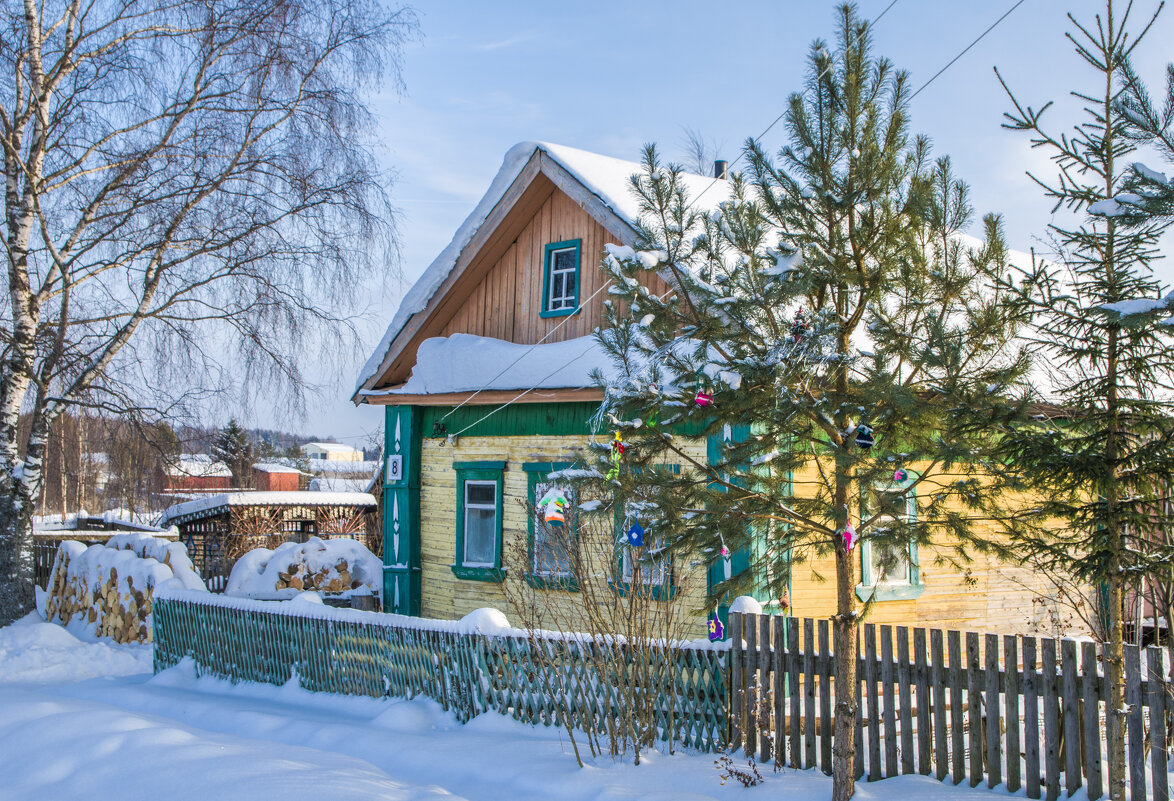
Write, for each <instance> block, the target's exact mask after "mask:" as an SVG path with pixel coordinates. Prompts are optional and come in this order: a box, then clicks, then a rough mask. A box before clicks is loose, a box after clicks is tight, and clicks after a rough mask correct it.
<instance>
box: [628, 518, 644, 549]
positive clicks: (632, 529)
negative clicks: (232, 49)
mask: <svg viewBox="0 0 1174 801" xmlns="http://www.w3.org/2000/svg"><path fill="white" fill-rule="evenodd" d="M624 541H625V542H627V543H628V545H630V546H632V547H633V548H643V547H644V528H643V526H641V525H640V522H639V521H638V520H633V521H632V525H630V526H628V530H627V531H626V532H624Z"/></svg>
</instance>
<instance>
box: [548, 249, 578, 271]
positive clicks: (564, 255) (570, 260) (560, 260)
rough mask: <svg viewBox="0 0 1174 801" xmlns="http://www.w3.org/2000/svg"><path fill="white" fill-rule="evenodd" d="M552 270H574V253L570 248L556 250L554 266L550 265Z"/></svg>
mask: <svg viewBox="0 0 1174 801" xmlns="http://www.w3.org/2000/svg"><path fill="white" fill-rule="evenodd" d="M551 269H554V270H574V269H575V251H574V249H572V248H568V249H567V250H556V251H555V252H554V264H553V265H551Z"/></svg>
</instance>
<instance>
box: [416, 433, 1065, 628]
mask: <svg viewBox="0 0 1174 801" xmlns="http://www.w3.org/2000/svg"><path fill="white" fill-rule="evenodd" d="M583 446H584V439H583V437H581V436H564V437H462V438H461V439H460V440H459V441H458V444H457V446H456V447H455V448H454V447H452V446H450V445H447V444H445V443H444V441H443V440H439V439H425V440H424V442H423V448H422V456H421V471H420V485H421V489H420V493H421V499H420V513H421V569H422V576H421V579H422V580H421V596H422V614H423V615H424V616H425V617H434V618H444V619H455V618H459V617H461V616H463V615H465V614H467V613H469V612H471V611H472V610H474V609H477V608H479V607H484V606H493V607H496V608H498V609H501V610H502V611H504V612H506V614H507V616H509V614H510V605H509V603H508V601H507V598H506V596H505V594H504V593H503V590H502V586H501V585H499V584H496V583H492V582H484V581H470V580H464V579H459V578H457V577H456V576H455V575H453V573H452V570H451V566H452V564H453V562H454V560H455V558H456V506H457V487H456V474H455V472H454V471H453V468H452V465H453V463H454V462H474V461H496V460H504V461H505V462H506V463H507V464H506V471H505V477H504V503H503V516H504V524H503V535H502V540H503V550H504V551H505V552H506V553H510V552H511V549H516V548H518V547H519V544H524V543H525V542H526V537H527V511H526V507H525V503H526V501H527V498H526V494H527V488H528V484H527V474H526V472H525V471H524V470H523V468H522V465H523V464H525V463H527V462H564V461H574V460H575V458H576V457H577V456H578V455H579V454H580V453H581V451H582V448H583ZM691 447H692V448H693V449H694V453H693V454H692V455H693V456H694V458H697V459H698V460H699V461H701V460H704V459H705V443H704V441H702V440H696V441H694V443H693V444H692V445H691ZM815 480H816V476H815V471H814V467H813V468H812V470H811V471H810V474H800V475H797V476H796V477H795V490H796V492H797V493H799V494H804V493H805V492H812V491H813V486H814V485H813V482H814V481H815ZM948 548H949V543H943V544H940V545H938V546H937V547H936V548H935V547H925V546H923V547H922V548H921V549H920V551H919V554H918V556H919V559H918V562H919V565H920V576H921V581H922V582H923V583H924V584H925V591H924V592H923V594H922V595H921V597H920V598H918V599H916V600H908V601H878V602H876V603H874V604H873V605H872V608H871V610H870V613H869V617H868V620H869V621H871V622H875V623H892V624H901V625H909V626H926V627H933V628H956V629H970V630H979V631H989V632H1000V633H1008V634H1009V633H1025V634H1027V633H1030V634H1049V635H1050V634H1055V633H1056V632H1055V629H1054V622H1055V617H1056V612H1057V609H1056V604H1055V602H1054V596H1055V593H1054V591H1052V589H1051V588H1050V585H1049V584H1048V583H1047V581H1046V580H1044V579H1043V578H1041V577H1039V576H1037V575H1035V574H1034V573H1033V571H1031V570H1030V569H1028V568H1025V567H1023V566H1021V565H1008V564H1003V563H1000V562H998V561H996V560H994V559H993V558H991V557H988V556H985V555H978V556H976V557H974V559H973V560H972V561H971V562H969V563H968V564H965V565H963V566H956V565H952V564H949V563H948V562H947V561H946V560H945V559H944V557H945V556H946V555H947V554H949V553H951V552H950V551H949V550H947V549H948ZM858 553H859V551H858ZM690 564H693V565H694V567H693V570H692V572H691V573H690V575H688V577H687V578H686V579H685V580H684V582H683V586H685V587H686V588H687V590H686V592H685V593H684V594H683V597H682V598H681V602H682V605H683V607H684V608H685V609H688V610H693V613H692V615H691V622H690V624H689V627H688V628H689V630H688V632H682V633H687V634H688V636H695V637H696V636H702V634H703V632H704V614H702V613H701V612H700V611H698V610H702V609H703V608H704V606H705V600H704V596H705V589H706V587H705V568H704V565H703V564H701V561H700V560H690V559H688V558H680V559H678V560H677V569H678V574H680V573H679V571H681V570H688V569H689V565H690ZM817 574H819V575H822V576H823V577H824V578H825V579H826V580H824V581H820V580H818V578H817ZM857 575H858V576H859V564H857ZM519 578H520V577H518V576H511V577H510V578H509V579H507V581H514V580H518V579H519ZM542 592H549V593H551V597H552V598H556V599H558V602H559V603H564V604H566V603H574V599H575V597H576V596H575V594H574V593H567V592H561V591H557V590H549V591H546V590H544V591H542ZM1049 598H1051V599H1052V600H1049ZM834 612H835V575H834V567H833V565H832V561H831V558H830V556H829V557H823V558H820V559H818V560H816V561H814V562H812V563H806V564H802V563H801V564H797V565H796V566H795V567H794V570H793V574H792V586H791V613H792V614H793V615H795V616H798V617H813V618H821V617H823V618H826V617H829V616H830V615H832V614H834ZM515 622H517V621H515ZM1066 622H1067V623H1068V625H1071V624H1072V621H1071V620H1068V621H1066ZM1067 633H1082V632H1076V631H1073V630H1072V629H1069V631H1068V632H1067Z"/></svg>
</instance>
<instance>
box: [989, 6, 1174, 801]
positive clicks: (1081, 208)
mask: <svg viewBox="0 0 1174 801" xmlns="http://www.w3.org/2000/svg"><path fill="white" fill-rule="evenodd" d="M1118 11H1119V9H1117V8H1115V6H1114V3H1113V2H1112V0H1109V2H1107V4H1106V10H1105V13H1104V14H1103V15H1100V14H1098V15H1097V17H1096V21H1095V24H1093V25H1087V24H1083V23H1080V22H1078V21H1077V20H1076V19H1075V17H1073V16H1072V15H1069V19H1070V21H1071V24H1072V26H1073V28H1074V30H1073V31H1072V33H1070V34H1069V35H1068V37H1069V39H1070V40H1071V41H1072V42H1073V44H1074V45H1075V49H1076V52H1077V54H1078V55H1079V56H1080V58H1081V59H1082V60H1083V62H1084V63H1085V64H1086V65H1088V66H1089V67H1091V68H1092V72H1093V75H1092V76H1091V79H1090V82H1089V88H1088V89H1087V90H1081V91H1076V92H1074V93H1073V94H1074V95H1075V96H1077V97H1079V98H1081V99H1082V100H1083V101H1084V102H1085V108H1084V114H1083V116H1084V119H1083V120H1082V121H1081V122H1080V123H1078V124H1077V125H1075V126H1074V127H1073V129H1072V130H1071V131H1070V132H1069V133H1067V134H1056V133H1054V132H1053V131H1052V130H1051V128H1050V126H1048V125H1046V124H1045V122H1044V120H1043V115H1044V112H1045V111H1046V110H1047V108H1048V105H1050V104H1048V105H1045V106H1044V107H1043V108H1041V109H1040V110H1038V111H1036V110H1034V109H1033V108H1031V107H1030V106H1025V105H1023V104H1021V103H1020V102H1019V101H1018V100H1017V99H1016V98H1015V95H1014V94H1013V93H1012V92H1011V91H1010V90H1008V94H1009V96H1010V97H1011V101H1012V104H1013V106H1014V111H1013V112H1011V113H1009V114H1007V120H1008V121H1007V122H1006V123H1005V127H1008V128H1011V129H1012V130H1018V131H1025V132H1027V133H1028V134H1029V135H1030V136H1031V139H1032V144H1033V146H1035V147H1039V148H1043V149H1044V150H1046V151H1047V152H1049V153H1050V155H1051V158H1052V161H1053V162H1054V163H1055V164H1056V166H1057V168H1058V170H1059V172H1058V175H1057V176H1056V177H1055V178H1054V179H1052V180H1044V179H1041V178H1039V177H1036V176H1032V177H1033V179H1034V180H1035V181H1036V183H1038V184H1039V185H1040V186H1041V187H1042V189H1043V191H1044V194H1045V195H1046V196H1047V197H1048V198H1051V199H1052V200H1054V201H1055V203H1056V208H1060V207H1066V208H1068V209H1069V210H1071V211H1072V212H1074V213H1075V218H1076V219H1075V220H1074V221H1073V222H1072V223H1071V224H1070V225H1061V224H1053V225H1052V226H1050V234H1051V236H1052V238H1053V239H1054V241H1055V243H1056V253H1055V255H1054V261H1053V262H1047V261H1043V260H1036V261H1035V263H1034V265H1033V267H1032V268H1031V269H1030V270H1028V271H1026V273H1025V274H1024V275H1023V276H1021V277H1020V278H1021V280H1018V281H1007V282H1006V283H1005V285H1004V289H1005V291H1007V292H1008V293H1009V294H1010V295H1012V296H1013V297H1014V300H1015V302H1016V303H1018V304H1019V305H1020V306H1021V309H1022V313H1023V315H1024V320H1025V321H1027V322H1028V323H1029V328H1028V329H1027V331H1026V333H1025V336H1026V337H1027V338H1028V339H1029V340H1030V341H1031V342H1032V344H1033V347H1034V348H1036V349H1037V352H1038V354H1039V356H1040V357H1042V359H1043V361H1044V362H1045V363H1046V364H1048V365H1049V366H1050V370H1049V371H1048V374H1047V375H1046V376H1042V377H1041V378H1043V380H1044V381H1045V382H1046V384H1047V385H1046V386H1044V387H1043V388H1041V400H1043V401H1046V402H1047V404H1048V406H1047V407H1045V408H1052V409H1054V410H1055V412H1054V413H1051V414H1046V413H1042V412H1041V413H1037V414H1034V415H1032V416H1030V417H1028V418H1026V419H1025V420H1022V421H1020V422H1019V423H1018V424H1016V425H1013V426H1012V427H1011V428H1010V429H1009V432H1008V434H1007V436H1006V437H1005V438H1003V440H1002V443H1001V444H1002V447H1001V456H1002V461H1003V463H1005V464H1008V465H1010V466H1011V468H1012V469H1013V470H1014V471H1015V472H1017V473H1018V476H1017V478H1018V480H1019V486H1020V487H1021V488H1023V489H1027V490H1030V491H1033V492H1034V493H1035V494H1036V496H1037V497H1038V504H1036V505H1034V508H1033V509H1032V514H1031V515H1029V516H1025V517H1024V518H1022V519H1018V520H1016V521H1015V524H1014V526H1013V527H1012V530H1013V533H1014V536H1015V541H1016V544H1017V546H1018V547H1019V548H1020V549H1021V552H1022V553H1024V554H1025V556H1026V557H1027V558H1029V559H1032V560H1034V561H1036V562H1037V563H1039V564H1042V565H1044V566H1045V567H1048V568H1053V569H1056V568H1058V569H1065V570H1067V571H1068V572H1069V573H1070V574H1071V575H1073V576H1074V578H1075V579H1076V580H1080V581H1086V582H1090V583H1092V584H1093V585H1094V586H1104V587H1105V588H1107V595H1108V604H1107V606H1108V618H1109V619H1108V630H1109V644H1108V648H1107V653H1106V659H1105V662H1106V676H1107V678H1108V684H1109V697H1108V701H1107V703H1106V709H1107V710H1108V711H1107V721H1106V723H1107V730H1108V751H1109V754H1108V755H1109V794H1110V797H1111V798H1113V799H1121V800H1122V801H1123V799H1124V798H1125V789H1126V787H1125V715H1126V713H1127V708H1126V705H1125V692H1124V625H1123V623H1124V621H1123V615H1124V609H1123V604H1124V599H1125V593H1126V590H1127V588H1128V587H1129V586H1130V585H1134V586H1135V585H1136V582H1137V580H1138V578H1139V577H1140V576H1142V575H1144V574H1145V573H1146V572H1147V571H1149V570H1152V569H1154V568H1155V567H1158V566H1161V567H1163V568H1164V569H1165V570H1169V568H1168V562H1167V561H1166V560H1167V559H1169V557H1170V554H1169V553H1167V552H1165V551H1168V549H1166V548H1154V547H1152V546H1153V543H1147V542H1145V537H1144V532H1145V530H1146V529H1147V528H1148V527H1151V526H1154V527H1158V528H1164V527H1167V526H1169V525H1170V523H1171V522H1174V521H1171V520H1169V516H1168V515H1169V511H1168V510H1169V505H1168V504H1162V503H1159V500H1160V499H1162V498H1164V497H1165V495H1166V491H1165V490H1166V488H1165V487H1164V486H1163V483H1164V481H1165V478H1166V476H1168V475H1169V474H1170V472H1171V470H1174V451H1172V450H1171V441H1172V439H1174V416H1172V413H1174V406H1172V405H1171V403H1170V401H1169V398H1170V395H1169V392H1170V390H1172V389H1174V386H1172V385H1171V376H1172V368H1174V351H1171V349H1170V340H1169V338H1168V336H1166V334H1168V333H1170V329H1169V327H1168V326H1161V325H1159V324H1158V317H1159V316H1164V312H1162V309H1163V307H1164V306H1165V301H1163V300H1162V298H1161V294H1162V288H1161V286H1160V285H1159V282H1158V281H1157V280H1156V279H1155V278H1154V277H1153V275H1152V273H1151V270H1150V262H1151V261H1152V259H1153V258H1155V256H1156V255H1157V253H1156V251H1155V246H1156V244H1157V241H1158V237H1159V235H1160V233H1161V230H1162V228H1163V227H1164V225H1165V223H1164V222H1163V221H1162V220H1161V219H1151V220H1138V221H1136V224H1135V225H1131V226H1130V225H1126V224H1124V222H1123V221H1122V219H1121V217H1122V216H1123V215H1125V216H1128V214H1127V211H1126V210H1127V208H1128V207H1130V206H1132V205H1134V204H1132V203H1131V198H1124V203H1123V202H1122V200H1121V199H1118V198H1119V197H1120V196H1121V195H1122V193H1123V192H1124V190H1125V189H1126V187H1127V185H1128V184H1129V183H1130V181H1131V179H1132V176H1131V173H1130V170H1129V168H1128V162H1127V159H1126V157H1127V156H1128V155H1129V154H1130V152H1131V151H1132V150H1133V142H1132V141H1131V140H1130V138H1129V137H1128V136H1127V130H1126V129H1127V126H1128V125H1129V118H1128V117H1127V110H1126V108H1125V107H1124V106H1123V105H1122V103H1121V99H1122V92H1123V89H1124V86H1123V83H1124V82H1123V80H1122V72H1121V70H1122V68H1123V66H1124V65H1125V64H1126V62H1127V59H1128V56H1129V53H1130V52H1131V51H1132V50H1133V48H1135V47H1136V46H1137V44H1138V43H1139V42H1140V41H1141V38H1142V36H1140V35H1138V36H1134V35H1132V34H1131V33H1130V31H1129V25H1128V8H1127V9H1126V11H1125V13H1117V12H1118ZM1151 24H1152V20H1151ZM1148 27H1149V26H1148V25H1147V26H1145V29H1148ZM1142 34H1144V29H1143V31H1142ZM1000 79H1001V78H1000ZM1004 87H1006V83H1004ZM1147 545H1148V546H1150V547H1147Z"/></svg>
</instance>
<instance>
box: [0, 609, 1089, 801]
mask: <svg viewBox="0 0 1174 801" xmlns="http://www.w3.org/2000/svg"><path fill="white" fill-rule="evenodd" d="M0 755H2V757H0V764H2V765H3V776H2V778H0V799H2V801H16V800H17V799H20V801H26V800H27V801H46V800H50V799H51V800H52V801H69V800H70V799H85V801H135V800H136V799H144V800H146V799H151V801H158V800H160V799H165V800H166V801H185V799H192V801H221V800H232V799H240V800H241V801H245V800H246V799H248V801H258V800H259V799H260V800H261V801H264V800H265V799H275V801H299V800H300V799H314V801H322V799H330V800H331V801H351V799H354V800H355V801H358V799H364V801H383V800H387V801H391V800H392V799H394V800H395V801H401V800H403V801H408V800H409V799H440V798H444V799H447V800H448V801H458V800H459V799H470V800H473V799H478V800H481V799H484V800H485V801H490V800H491V799H493V800H495V801H496V800H497V799H501V800H502V801H505V800H506V799H522V800H524V801H528V800H529V799H534V801H538V800H539V799H541V800H542V801H553V800H555V799H557V800H558V801H562V799H568V801H628V800H629V799H664V801H668V800H669V799H673V800H674V801H688V799H708V798H718V799H734V798H737V799H742V798H745V799H750V798H763V799H767V798H786V799H788V801H809V799H810V800H811V801H814V800H815V799H826V798H828V797H829V796H830V793H831V782H830V780H829V779H827V778H826V777H824V776H823V775H821V774H816V773H814V772H812V771H793V770H786V771H783V772H781V773H772V772H771V771H770V768H769V766H767V767H764V768H763V775H764V776H765V777H766V781H765V783H764V784H762V785H759V786H758V787H753V788H749V789H747V788H743V787H742V786H741V785H738V784H737V783H732V784H727V786H725V787H722V786H721V785H720V783H719V777H718V772H717V770H716V769H715V767H714V765H713V757H712V756H708V755H702V754H691V755H681V754H678V755H674V756H666V755H660V754H653V755H652V758H651V759H650V760H648V761H647V762H646V763H644V764H642V765H641V766H639V767H634V766H633V765H631V764H630V763H628V762H613V761H612V760H610V759H601V760H597V761H596V762H595V763H594V764H592V765H590V766H588V767H586V768H579V767H578V766H577V765H576V764H575V761H574V758H573V756H572V755H571V753H570V746H569V744H568V743H567V741H566V738H565V736H562V733H561V732H560V731H559V730H556V729H543V728H534V727H530V726H524V725H522V724H519V723H516V722H514V721H512V720H510V719H508V718H505V717H501V716H497V715H483V716H481V717H479V718H476V719H475V720H473V721H472V722H470V723H469V724H468V725H466V726H460V725H458V724H457V723H456V722H455V721H454V720H453V719H452V718H451V717H450V716H449V715H447V714H445V713H444V712H442V711H441V710H440V709H439V707H437V706H436V705H435V704H434V703H433V702H431V701H401V700H376V699H368V698H350V697H342V696H332V695H322V694H312V693H308V692H306V691H304V690H302V689H300V688H298V687H295V686H292V685H287V686H285V687H271V686H268V685H244V684H240V685H232V684H230V683H227V682H223V681H219V680H214V679H210V678H196V677H195V675H194V674H193V672H192V671H191V670H190V669H188V668H186V667H184V666H180V667H177V668H175V669H172V670H169V671H166V672H164V673H162V674H160V675H159V676H152V675H151V651H150V647H148V646H133V645H131V646H116V645H111V644H108V643H105V642H92V641H91V642H87V641H84V640H82V639H79V638H78V637H76V636H74V634H72V633H70V632H69V631H67V630H65V629H63V628H61V627H59V626H55V625H52V624H48V623H45V622H43V621H42V620H41V619H40V618H38V617H35V616H34V615H30V616H29V617H27V618H25V619H24V620H22V621H20V622H18V623H16V624H14V625H12V626H9V627H7V628H3V629H0ZM1081 795H1082V796H1083V793H1082V794H1081ZM856 797H857V798H859V799H863V800H864V801H867V800H868V799H886V800H887V801H896V800H897V799H900V801H921V800H922V799H949V800H951V801H954V800H956V801H961V799H970V800H971V801H976V800H977V799H982V798H1007V797H1008V796H1007V795H1006V794H1005V793H1003V792H1001V790H996V791H993V792H992V791H988V790H985V789H977V790H972V789H969V788H953V787H950V786H949V785H943V784H940V783H938V782H937V781H934V780H931V779H927V778H923V777H902V778H899V779H890V780H886V781H884V782H880V783H877V784H873V785H869V784H863V783H862V784H860V785H858V789H857V795H856Z"/></svg>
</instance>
